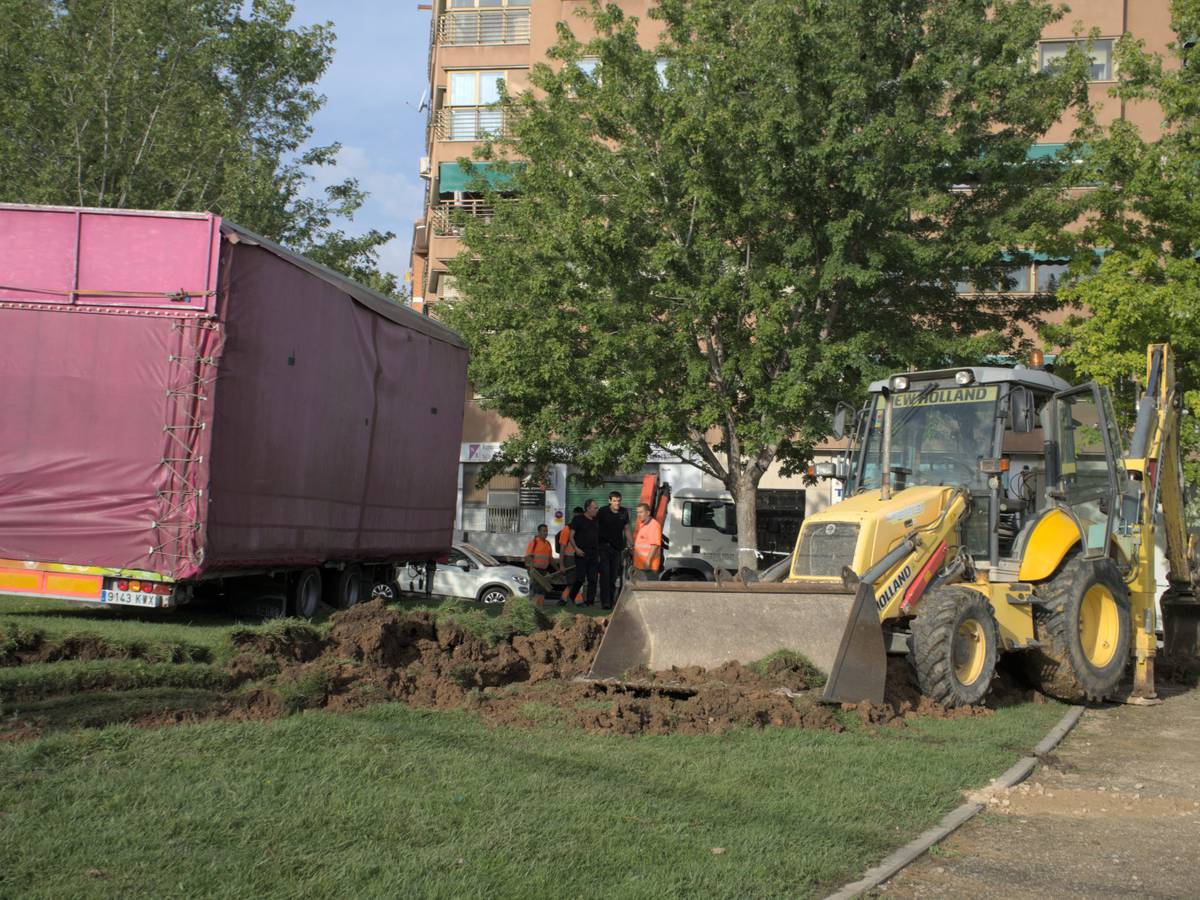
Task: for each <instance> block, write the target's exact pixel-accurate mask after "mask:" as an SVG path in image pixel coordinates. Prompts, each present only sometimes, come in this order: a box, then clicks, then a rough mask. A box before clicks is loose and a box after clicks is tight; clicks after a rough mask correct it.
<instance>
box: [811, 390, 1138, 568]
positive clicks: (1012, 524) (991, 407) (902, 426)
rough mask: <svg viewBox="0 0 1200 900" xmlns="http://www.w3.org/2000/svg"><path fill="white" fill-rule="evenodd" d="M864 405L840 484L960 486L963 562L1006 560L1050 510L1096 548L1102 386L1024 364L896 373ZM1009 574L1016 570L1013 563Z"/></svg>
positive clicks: (1106, 537)
mask: <svg viewBox="0 0 1200 900" xmlns="http://www.w3.org/2000/svg"><path fill="white" fill-rule="evenodd" d="M889 399H890V401H891V403H890V405H891V409H890V415H889V410H888V405H889V404H888V401H889ZM865 413H866V414H865V415H864V416H863V417H862V419H861V425H862V430H861V434H860V436H859V441H858V445H859V449H858V453H857V456H856V458H855V459H854V461H853V463H852V466H851V472H850V475H851V481H850V485H849V490H848V491H847V495H848V496H854V495H856V494H863V493H866V492H876V496H880V495H881V494H884V495H887V496H882V497H881V499H882V500H887V499H888V498H889V497H890V496H894V495H896V494H899V493H901V492H903V491H906V490H907V489H908V488H911V487H932V486H936V487H957V488H959V489H961V491H962V492H963V493H964V495H965V498H966V499H968V503H967V505H966V510H965V511H964V515H963V516H962V518H961V520H960V521H959V523H958V534H957V542H956V543H957V546H958V548H959V550H960V558H961V564H962V565H963V566H964V567H965V568H967V569H975V568H988V569H993V570H997V569H998V570H1000V571H1003V570H1006V569H1012V567H1013V566H1014V565H1017V564H1019V561H1020V560H1021V559H1022V557H1023V556H1024V553H1025V551H1026V550H1027V549H1028V547H1029V538H1030V536H1031V535H1032V533H1033V530H1034V527H1035V526H1036V525H1037V523H1038V522H1039V521H1040V520H1042V519H1043V518H1045V516H1046V514H1047V513H1049V512H1050V511H1051V510H1055V509H1057V510H1060V511H1061V512H1063V513H1065V514H1066V515H1067V516H1068V517H1069V518H1070V519H1072V520H1074V522H1075V525H1076V527H1077V529H1078V534H1079V535H1080V537H1081V538H1082V540H1083V542H1084V544H1085V545H1086V555H1104V554H1105V552H1106V548H1107V547H1108V546H1109V541H1110V538H1111V535H1112V533H1113V530H1114V526H1115V525H1116V523H1115V522H1114V515H1115V514H1116V513H1117V512H1118V506H1119V504H1118V503H1117V495H1118V491H1119V490H1120V483H1121V481H1122V480H1123V479H1121V477H1120V476H1121V474H1122V472H1121V450H1120V446H1119V443H1118V437H1117V434H1116V432H1115V430H1114V427H1113V425H1112V422H1113V417H1112V415H1111V413H1110V412H1109V410H1108V399H1107V395H1106V394H1105V393H1104V392H1102V391H1101V389H1100V388H1099V387H1097V386H1096V385H1095V384H1087V385H1083V386H1081V387H1076V388H1072V387H1071V386H1070V385H1069V384H1067V382H1065V381H1064V380H1063V379H1061V378H1059V377H1057V376H1055V375H1053V374H1051V373H1049V372H1046V371H1043V370H1040V369H1027V368H1023V367H1017V368H1014V369H1007V368H997V367H969V368H961V369H952V370H944V371H936V372H920V373H912V374H908V375H896V376H893V377H892V378H890V379H886V380H884V381H878V382H875V383H874V384H872V385H871V398H870V401H869V403H868V405H867V407H866V410H865ZM889 419H890V430H889V431H885V428H887V422H888V420H889ZM885 454H886V458H887V459H888V461H889V462H888V465H887V466H886V467H885V466H884V459H885ZM903 511H904V508H903V506H902V507H901V509H900V512H903ZM905 518H907V517H905ZM1060 530H1061V527H1060ZM1066 537H1067V535H1066V534H1063V535H1062V536H1061V537H1060V538H1059V540H1058V541H1056V542H1055V548H1058V547H1060V546H1061V543H1062V541H1064V540H1065V539H1066ZM1063 549H1064V550H1065V549H1066V548H1063ZM1060 558H1061V557H1060ZM1057 562H1058V560H1055V561H1054V564H1055V566H1057ZM1044 567H1045V563H1044V562H1043V563H1042V565H1040V566H1038V568H1039V569H1041V568H1044ZM797 574H799V573H797ZM1008 574H1010V575H1011V576H1013V578H1012V580H1015V576H1016V574H1017V572H1016V570H1015V569H1014V570H1013V571H1011V572H1009V573H1008ZM1043 577H1044V576H1043Z"/></svg>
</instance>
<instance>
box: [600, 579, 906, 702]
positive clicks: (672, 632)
mask: <svg viewBox="0 0 1200 900" xmlns="http://www.w3.org/2000/svg"><path fill="white" fill-rule="evenodd" d="M778 650H792V651H795V652H797V653H800V654H803V655H804V656H805V657H806V658H807V659H808V660H809V661H810V662H811V663H812V664H813V665H814V666H816V667H817V668H818V669H820V670H821V672H823V673H824V674H825V675H826V676H827V677H828V681H827V682H826V685H825V689H824V692H823V693H822V695H821V699H822V700H824V701H827V702H830V703H857V702H859V701H863V700H870V701H871V702H873V703H882V702H883V687H884V680H885V678H886V674H887V652H886V650H885V648H884V642H883V629H882V628H881V627H880V624H879V613H878V609H877V607H876V606H875V595H874V592H873V591H872V590H871V588H870V585H867V584H865V583H863V584H860V585H858V587H857V589H844V588H842V587H841V586H840V585H808V584H743V583H741V582H733V583H730V582H725V583H724V584H709V583H705V582H670V581H668V582H633V583H629V584H627V585H626V586H625V588H624V590H623V591H622V592H621V596H620V599H619V600H618V601H617V606H616V609H615V610H614V611H613V615H612V618H611V619H610V620H609V623H608V629H607V630H606V631H605V634H604V639H603V640H602V641H601V643H600V649H599V650H598V651H597V652H596V658H595V659H594V660H592V669H591V671H590V672H589V673H588V677H589V678H595V679H608V678H614V679H618V680H620V679H622V678H624V677H625V675H626V673H627V672H629V671H631V670H632V669H635V668H637V667H638V666H645V667H646V668H648V669H650V670H651V671H662V670H664V669H670V668H671V667H673V666H679V667H682V666H702V667H704V668H706V669H708V668H714V667H716V666H720V665H722V664H723V663H726V662H730V661H734V660H736V661H737V662H741V663H749V662H753V661H755V660H758V659H762V658H763V657H766V656H769V655H770V654H772V653H774V652H776V651H778Z"/></svg>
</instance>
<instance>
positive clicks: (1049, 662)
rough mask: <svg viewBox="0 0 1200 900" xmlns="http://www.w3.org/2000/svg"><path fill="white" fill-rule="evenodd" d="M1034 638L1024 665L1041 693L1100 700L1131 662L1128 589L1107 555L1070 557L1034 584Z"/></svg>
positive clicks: (1070, 700)
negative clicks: (1047, 577) (1034, 646)
mask: <svg viewBox="0 0 1200 900" xmlns="http://www.w3.org/2000/svg"><path fill="white" fill-rule="evenodd" d="M1033 592H1034V595H1035V596H1036V597H1037V599H1038V605H1037V606H1036V607H1035V608H1034V613H1033V622H1034V626H1035V630H1036V635H1037V639H1038V642H1039V643H1040V644H1041V646H1040V647H1038V648H1037V649H1035V650H1031V651H1029V653H1028V654H1026V657H1027V658H1026V663H1027V668H1028V670H1029V672H1030V674H1031V675H1032V676H1033V679H1034V682H1035V684H1036V685H1037V687H1038V688H1039V689H1040V690H1041V691H1042V693H1045V694H1049V695H1050V696H1051V697H1057V698H1058V699H1059V700H1065V701H1067V702H1068V703H1080V702H1083V701H1084V700H1102V699H1103V698H1104V697H1106V696H1107V695H1109V694H1111V693H1112V692H1113V690H1114V689H1115V688H1116V687H1117V685H1118V684H1119V683H1120V681H1121V676H1122V675H1124V674H1125V664H1126V663H1127V662H1128V661H1129V642H1130V640H1131V638H1132V630H1133V628H1132V622H1131V621H1130V617H1129V590H1128V589H1127V588H1126V587H1125V582H1124V580H1123V579H1122V578H1121V573H1120V570H1118V569H1117V567H1116V565H1114V564H1113V562H1112V561H1111V560H1108V559H1100V560H1087V559H1081V558H1076V559H1072V560H1071V561H1070V562H1068V563H1067V564H1066V565H1065V566H1063V567H1062V570H1061V571H1060V572H1059V573H1058V574H1057V575H1055V576H1054V577H1053V578H1052V579H1050V580H1049V581H1047V582H1045V583H1043V584H1039V585H1037V586H1036V587H1035V588H1034V591H1033Z"/></svg>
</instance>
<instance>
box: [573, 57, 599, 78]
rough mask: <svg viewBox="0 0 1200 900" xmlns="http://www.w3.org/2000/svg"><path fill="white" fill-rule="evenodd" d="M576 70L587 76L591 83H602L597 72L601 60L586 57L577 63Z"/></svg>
mask: <svg viewBox="0 0 1200 900" xmlns="http://www.w3.org/2000/svg"><path fill="white" fill-rule="evenodd" d="M575 68H577V69H578V70H579V71H580V72H582V73H583V74H584V75H586V76H587V77H588V79H589V80H590V81H595V82H599V81H600V77H599V75H598V74H597V72H596V70H597V69H598V68H600V60H598V59H595V58H594V57H590V56H589V57H585V58H584V59H581V60H579V61H577V62H576V63H575Z"/></svg>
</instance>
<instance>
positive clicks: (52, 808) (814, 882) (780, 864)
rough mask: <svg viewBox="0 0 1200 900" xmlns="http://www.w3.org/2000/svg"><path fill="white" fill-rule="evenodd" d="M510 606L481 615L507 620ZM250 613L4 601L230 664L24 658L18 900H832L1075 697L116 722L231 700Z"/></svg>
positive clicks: (0, 749)
mask: <svg viewBox="0 0 1200 900" xmlns="http://www.w3.org/2000/svg"><path fill="white" fill-rule="evenodd" d="M400 605H402V606H404V607H417V606H420V605H422V604H421V603H420V602H419V601H418V602H405V603H402V604H400ZM500 611H501V610H500V608H499V607H496V608H479V609H470V610H468V611H467V613H466V614H465V618H464V619H463V621H469V622H470V623H472V626H473V627H477V628H480V629H483V630H484V631H488V632H489V633H490V630H495V629H497V628H499V627H501V625H502V624H503V623H501V622H499V621H497V620H495V619H493V618H492V617H493V616H496V615H499V613H500ZM545 611H546V612H547V613H548V614H550V615H554V614H555V613H557V612H558V611H559V610H558V608H557V607H547V608H546V610H545ZM564 612H573V610H564ZM442 614H455V610H452V609H443V610H442ZM236 627H238V624H237V623H236V622H235V621H234V620H233V619H232V618H229V617H227V616H222V615H220V614H219V613H216V612H206V611H204V610H198V611H192V612H188V611H180V612H174V613H167V614H165V615H164V614H163V613H161V612H154V611H136V610H135V611H123V610H106V609H100V610H95V609H88V608H83V607H78V606H71V605H69V604H58V603H53V602H50V603H47V602H45V601H27V600H18V599H15V598H0V638H2V637H3V636H4V634H5V632H6V629H7V631H8V633H10V634H11V633H13V630H14V629H16V630H21V629H25V630H29V629H34V630H40V631H41V632H43V633H44V634H45V635H46V636H47V638H48V639H53V640H61V639H63V638H66V637H70V636H76V635H79V634H94V635H100V636H101V637H102V638H103V639H104V640H105V641H107V642H110V643H112V644H114V645H118V644H121V643H122V642H124V643H126V644H131V643H139V644H141V645H142V646H143V647H144V648H150V649H151V650H153V649H154V648H159V649H160V650H161V648H163V647H167V648H170V647H174V646H176V645H186V646H188V647H193V648H202V649H204V650H205V651H206V652H207V654H208V656H201V655H200V654H198V653H192V654H190V655H188V654H185V655H182V656H180V655H177V654H164V653H163V652H152V653H149V654H147V655H145V656H144V658H136V659H123V658H112V659H96V660H88V661H85V660H68V661H62V662H54V663H29V664H25V665H17V666H6V667H0V706H4V707H7V709H8V712H9V713H10V714H11V712H12V710H14V709H18V710H20V712H21V714H22V716H27V717H32V718H33V719H34V720H36V721H38V722H40V723H41V726H42V727H44V729H45V731H46V735H45V736H44V737H40V738H36V739H33V740H25V741H14V742H12V743H7V744H6V743H3V742H0V897H8V896H12V897H59V896H64V895H65V896H78V895H86V896H100V897H108V896H111V897H118V896H122V897H124V896H144V897H158V896H214V895H216V896H230V897H233V896H237V897H241V896H260V895H261V896H283V897H292V896H306V897H307V896H319V897H320V896H328V897H345V896H353V897H374V896H378V897H396V896H415V897H446V898H452V897H453V898H457V897H473V896H480V897H483V896H487V897H521V898H525V897H555V898H557V897H563V896H568V897H600V896H604V897H613V896H615V897H654V898H658V897H684V896H688V897H691V896H703V897H739V898H740V897H772V896H780V897H796V896H813V895H817V894H819V893H820V891H821V890H823V889H826V888H829V887H832V886H834V885H835V884H837V883H840V882H842V881H844V880H847V879H850V878H853V877H856V876H857V875H858V874H860V873H861V871H862V870H863V869H865V868H866V867H868V866H870V865H872V864H874V863H876V862H878V860H879V859H880V858H881V857H882V856H884V855H885V854H886V853H887V852H889V851H890V850H891V849H893V848H894V847H895V846H897V845H898V844H900V843H902V842H904V841H906V840H908V839H909V838H910V837H911V836H912V835H913V834H915V833H917V832H918V831H920V830H921V829H923V828H925V827H927V826H929V825H930V824H931V823H933V822H934V821H936V820H937V819H938V818H939V817H940V816H941V815H943V814H944V813H945V812H946V811H947V810H948V809H949V808H951V807H952V806H954V805H955V804H956V803H958V802H959V800H960V792H961V791H962V790H963V789H965V788H969V787H977V786H979V785H982V784H984V783H986V781H987V780H988V779H989V778H990V777H993V776H994V775H996V774H997V773H999V772H1000V771H1002V770H1003V769H1004V768H1006V767H1007V766H1008V765H1010V764H1011V763H1012V762H1013V761H1014V760H1015V759H1016V758H1017V757H1018V756H1020V755H1022V754H1024V753H1025V752H1027V751H1028V748H1029V747H1031V746H1032V745H1033V744H1034V743H1036V741H1037V740H1038V739H1040V738H1041V736H1042V735H1043V734H1044V733H1045V732H1046V731H1047V730H1048V729H1049V728H1050V727H1051V725H1052V724H1053V722H1054V721H1055V720H1056V719H1057V718H1058V717H1059V716H1060V715H1061V712H1062V708H1061V707H1059V706H1057V705H1053V704H1050V705H1041V706H1038V705H1025V706H1020V707H1013V708H1009V709H1003V710H1000V711H999V712H997V713H996V714H995V715H993V716H989V717H983V718H971V719H958V720H952V721H944V720H933V719H924V720H921V721H918V722H915V723H913V724H912V725H911V726H910V727H907V728H897V729H892V728H883V729H879V730H878V731H877V732H870V733H869V732H867V731H864V730H863V729H862V728H861V727H860V726H858V724H857V718H856V716H855V715H854V714H845V716H844V718H845V719H846V720H847V722H848V723H850V724H851V727H850V728H849V729H848V731H847V732H846V733H843V734H832V733H829V732H819V731H801V730H792V729H768V730H766V731H757V732H756V731H752V730H737V731H734V732H731V733H729V734H725V735H722V736H715V735H710V736H700V737H695V736H684V735H670V736H665V737H647V736H642V737H638V738H626V737H619V736H615V735H599V734H594V733H588V732H584V731H580V730H573V729H566V728H563V727H562V726H561V725H560V724H559V718H560V712H561V711H560V710H556V709H555V708H553V707H552V706H549V705H545V704H542V705H543V706H545V709H544V710H541V712H544V713H545V714H544V715H537V714H536V713H538V712H539V709H537V708H536V707H538V706H539V704H538V703H537V702H535V701H534V702H531V703H530V704H528V705H529V706H530V710H529V712H530V719H531V720H533V721H535V722H541V723H543V724H542V725H541V726H539V727H538V728H536V729H533V730H521V729H516V728H510V727H492V726H488V725H487V724H485V723H484V722H483V721H482V720H481V719H479V718H477V717H476V716H474V715H473V714H471V713H469V712H466V711H452V712H426V711H420V710H414V709H410V708H407V707H405V706H402V705H399V704H386V705H379V706H375V707H371V708H369V709H366V710H363V711H360V712H357V713H353V714H349V715H336V714H332V713H327V712H307V713H303V714H299V715H294V716H291V717H288V718H284V719H279V720H274V721H268V722H245V723H232V722H227V721H219V722H206V723H201V724H189V725H180V726H173V727H164V728H135V727H130V726H123V725H122V726H113V725H110V726H108V727H100V726H103V725H104V723H106V722H111V721H128V720H132V719H139V718H143V717H145V716H147V715H149V716H154V715H155V714H156V713H158V712H161V713H163V714H164V715H169V714H173V713H174V712H175V711H178V710H180V709H190V710H194V711H196V712H197V713H200V714H203V713H204V712H205V711H206V710H210V709H213V708H215V707H216V706H217V705H219V704H220V702H221V699H222V697H223V696H224V695H223V693H222V692H223V691H224V690H225V689H226V688H227V687H228V676H226V675H225V674H224V672H223V671H222V669H221V668H220V666H219V665H217V664H215V663H216V662H218V661H219V660H221V659H223V658H224V656H225V654H226V653H227V651H228V648H229V646H230V645H229V643H228V641H227V638H228V635H229V634H230V633H231V632H232V631H233V630H234V629H235V628H236ZM293 627H297V624H296V623H295V620H276V621H275V622H274V623H272V624H269V625H266V626H263V627H262V628H261V629H260V632H264V633H271V632H274V631H278V630H280V629H287V628H293ZM166 659H169V660H171V661H163V660H166ZM203 659H211V660H213V661H214V663H213V664H210V663H207V662H204V661H197V660H203ZM550 687H552V686H550ZM595 702H601V701H595ZM4 714H5V713H4V712H2V711H0V715H4ZM14 721H15V720H14ZM714 848H719V849H720V850H721V851H722V852H720V853H714V852H713V851H714Z"/></svg>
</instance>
